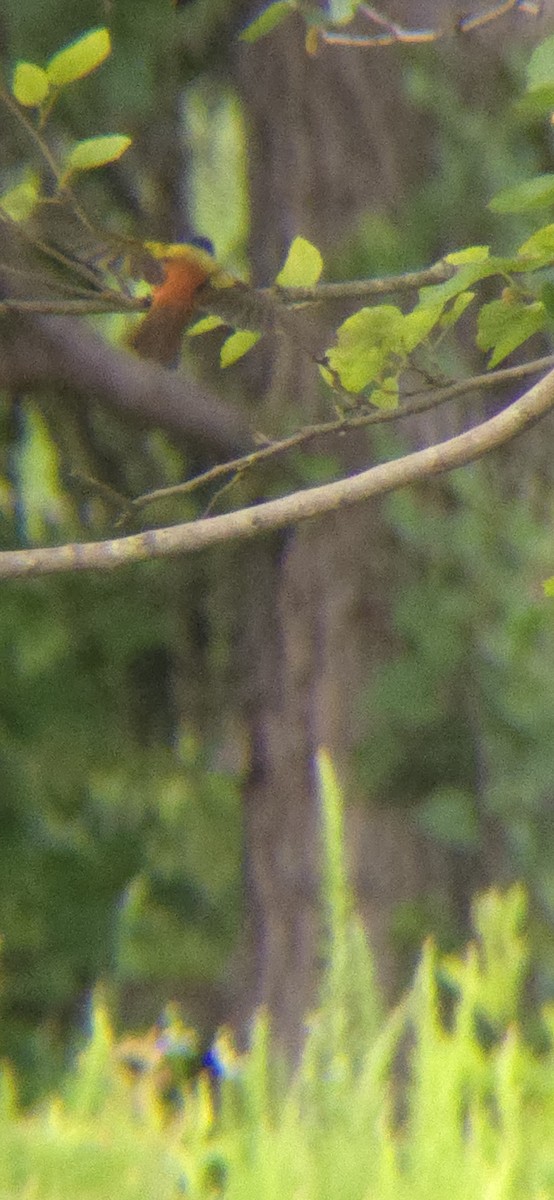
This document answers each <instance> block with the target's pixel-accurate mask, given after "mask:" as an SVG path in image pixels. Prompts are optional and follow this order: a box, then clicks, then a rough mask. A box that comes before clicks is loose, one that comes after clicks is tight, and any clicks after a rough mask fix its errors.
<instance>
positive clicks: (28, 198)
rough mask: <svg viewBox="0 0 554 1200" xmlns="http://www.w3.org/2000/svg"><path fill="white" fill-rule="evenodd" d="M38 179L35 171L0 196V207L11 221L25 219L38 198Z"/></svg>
mask: <svg viewBox="0 0 554 1200" xmlns="http://www.w3.org/2000/svg"><path fill="white" fill-rule="evenodd" d="M39 188H40V180H39V177H38V175H37V174H36V173H35V172H30V173H29V175H28V176H27V178H26V179H24V180H23V181H22V182H21V183H18V184H17V185H16V187H13V188H10V189H9V191H7V192H4V194H3V195H2V196H0V208H1V209H2V210H3V211H4V212H5V213H7V215H8V217H11V219H12V221H26V220H27V219H28V217H30V215H31V213H32V211H33V209H34V207H35V204H36V203H37V200H38V199H39V194H40V193H39Z"/></svg>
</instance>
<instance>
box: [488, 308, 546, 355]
mask: <svg viewBox="0 0 554 1200" xmlns="http://www.w3.org/2000/svg"><path fill="white" fill-rule="evenodd" d="M546 319H547V314H546V309H545V307H544V304H541V302H540V301H539V300H537V301H535V302H534V303H533V304H525V303H523V302H521V301H518V300H516V301H506V300H493V301H491V303H490V304H485V305H483V308H482V309H481V311H480V313H479V318H478V323H477V345H478V346H479V348H480V349H481V350H491V349H492V350H493V353H492V354H491V357H490V359H489V363H488V365H489V367H496V366H498V363H500V362H502V360H503V359H504V358H507V356H508V354H511V353H512V351H513V350H515V349H517V347H518V346H521V344H522V343H523V342H526V341H527V339H528V338H530V337H532V336H533V334H534V333H540V332H541V330H543V329H544V327H545V323H546Z"/></svg>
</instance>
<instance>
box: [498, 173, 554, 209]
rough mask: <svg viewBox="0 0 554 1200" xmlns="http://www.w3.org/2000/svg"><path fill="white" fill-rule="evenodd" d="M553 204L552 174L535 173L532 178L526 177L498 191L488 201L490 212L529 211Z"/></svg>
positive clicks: (553, 181)
mask: <svg viewBox="0 0 554 1200" xmlns="http://www.w3.org/2000/svg"><path fill="white" fill-rule="evenodd" d="M549 204H554V174H552V172H550V173H546V174H544V175H536V176H535V177H534V179H526V180H525V181H524V182H523V183H516V184H515V186H514V187H509V188H504V189H503V191H501V192H498V194H497V195H496V196H494V197H493V199H492V200H491V201H490V203H489V208H490V209H491V210H492V212H498V213H520V212H531V211H532V210H533V209H534V208H546V207H548V205H549Z"/></svg>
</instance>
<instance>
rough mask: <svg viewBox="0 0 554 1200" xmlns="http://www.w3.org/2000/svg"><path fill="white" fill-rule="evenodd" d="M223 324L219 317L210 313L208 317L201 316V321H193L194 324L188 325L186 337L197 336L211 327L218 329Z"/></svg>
mask: <svg viewBox="0 0 554 1200" xmlns="http://www.w3.org/2000/svg"><path fill="white" fill-rule="evenodd" d="M223 325H225V321H222V319H221V317H216V316H215V314H211V315H210V316H208V317H202V320H201V321H195V322H194V325H190V326H189V328H188V329H187V337H198V336H199V334H201V333H210V332H211V330H212V329H220V328H221V327H222V326H223Z"/></svg>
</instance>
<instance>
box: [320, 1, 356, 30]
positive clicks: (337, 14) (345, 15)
mask: <svg viewBox="0 0 554 1200" xmlns="http://www.w3.org/2000/svg"><path fill="white" fill-rule="evenodd" d="M360 4H361V0H329V3H328V10H327V11H328V19H329V22H330V24H331V25H348V24H349V22H350V21H352V20H353V19H354V17H355V15H356V13H357V11H358V9H359V8H360Z"/></svg>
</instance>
